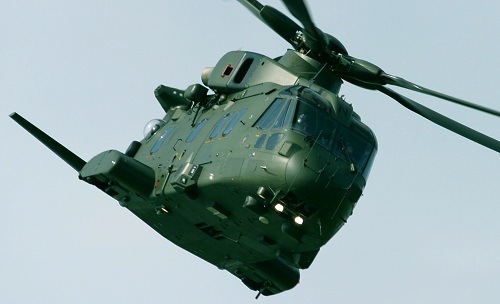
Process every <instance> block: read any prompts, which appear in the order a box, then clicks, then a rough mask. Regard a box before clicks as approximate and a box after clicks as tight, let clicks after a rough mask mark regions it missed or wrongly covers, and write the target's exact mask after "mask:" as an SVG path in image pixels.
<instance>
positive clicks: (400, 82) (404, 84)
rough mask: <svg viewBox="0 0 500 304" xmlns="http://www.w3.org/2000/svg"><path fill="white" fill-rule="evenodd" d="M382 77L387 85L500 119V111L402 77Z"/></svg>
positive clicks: (385, 75)
mask: <svg viewBox="0 0 500 304" xmlns="http://www.w3.org/2000/svg"><path fill="white" fill-rule="evenodd" d="M381 77H382V79H383V80H384V82H385V83H387V84H391V85H395V86H398V87H401V88H405V89H408V90H412V91H415V92H419V93H422V94H426V95H431V96H434V97H437V98H441V99H444V100H448V101H451V102H453V103H456V104H459V105H462V106H465V107H469V108H472V109H475V110H478V111H481V112H485V113H488V114H492V115H495V116H499V117H500V111H497V110H494V109H490V108H487V107H484V106H481V105H477V104H474V103H472V102H469V101H466V100H463V99H460V98H456V97H453V96H450V95H446V94H443V93H440V92H437V91H434V90H431V89H427V88H424V87H422V86H419V85H418V84H415V83H413V82H410V81H408V80H406V79H403V78H401V77H397V76H394V75H390V74H386V73H382V74H381Z"/></svg>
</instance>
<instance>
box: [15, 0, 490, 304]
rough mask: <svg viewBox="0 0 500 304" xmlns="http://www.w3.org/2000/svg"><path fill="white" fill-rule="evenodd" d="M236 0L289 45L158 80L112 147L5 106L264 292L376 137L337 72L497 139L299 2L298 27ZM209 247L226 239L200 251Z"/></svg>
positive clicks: (324, 230) (350, 194) (286, 276)
mask: <svg viewBox="0 0 500 304" xmlns="http://www.w3.org/2000/svg"><path fill="white" fill-rule="evenodd" d="M244 4H245V5H247V6H248V7H249V8H250V9H251V11H252V12H254V14H256V15H258V16H259V17H260V18H261V19H262V20H263V21H264V22H265V23H266V24H270V26H271V27H272V28H273V29H274V30H275V31H276V32H278V34H280V36H285V37H287V38H286V39H287V40H288V41H289V42H290V41H291V43H292V46H294V50H293V51H289V52H287V53H286V54H285V55H284V56H283V57H281V58H280V59H277V60H274V59H270V58H267V57H265V56H263V55H259V54H255V53H251V52H242V51H238V52H231V53H228V54H227V55H226V56H224V57H223V58H222V59H221V61H219V63H218V64H217V65H216V66H215V68H213V69H211V70H207V71H206V73H205V76H204V79H205V81H204V85H205V86H203V85H193V86H191V87H190V88H188V89H187V90H185V91H181V90H178V89H174V88H168V87H165V86H162V87H159V88H158V89H157V91H156V96H157V98H158V101H159V102H160V104H161V105H162V107H163V108H164V109H165V112H166V116H165V118H164V119H162V120H156V121H152V122H151V123H150V124H148V127H147V128H146V132H145V133H146V135H145V138H144V139H143V140H142V141H140V142H134V143H133V144H132V145H131V146H130V148H129V149H128V150H127V151H126V152H125V153H120V152H118V151H107V152H105V153H103V154H101V155H99V156H98V157H95V158H93V159H92V160H90V161H89V162H84V161H82V160H81V159H80V158H78V157H76V155H74V154H73V153H72V152H70V151H69V150H66V149H65V148H64V147H62V146H59V145H57V143H55V142H53V141H52V140H50V139H49V138H47V137H46V136H44V135H43V134H42V133H40V132H38V131H37V129H35V128H34V127H33V126H31V125H30V124H29V123H27V122H26V121H24V120H23V119H22V118H21V117H20V116H19V115H17V114H14V115H12V118H14V119H15V120H16V121H18V122H19V123H21V124H22V125H23V126H25V127H27V128H28V129H29V130H31V131H32V132H33V133H35V136H36V137H38V138H39V139H41V140H42V141H43V142H44V143H46V144H48V145H49V146H50V147H51V148H52V149H54V150H56V153H58V154H59V155H60V156H61V157H62V158H63V159H64V160H65V161H66V162H68V163H69V164H70V165H71V166H72V167H73V168H74V169H76V171H78V172H79V173H80V176H81V178H82V180H84V181H86V182H89V183H90V184H93V185H95V186H97V187H98V188H100V189H102V190H103V191H105V192H106V193H107V194H108V195H110V196H112V197H113V198H115V199H116V200H118V201H120V203H121V204H122V205H123V206H124V207H126V208H128V209H130V210H131V211H132V212H133V213H135V214H136V215H138V216H139V217H140V218H141V219H143V220H144V221H145V222H146V223H148V224H149V225H151V226H152V227H153V228H154V229H155V230H157V231H159V232H160V233H161V234H162V235H164V236H165V237H166V238H167V239H171V240H172V239H173V242H174V243H176V244H178V245H179V246H180V247H182V248H185V249H187V250H188V251H190V252H192V253H194V254H196V255H198V256H200V257H201V258H203V259H205V260H207V261H209V262H210V263H212V264H214V265H216V266H217V267H219V268H221V269H225V270H227V271H229V272H231V273H233V274H234V275H235V276H237V277H238V278H240V279H242V280H243V281H244V283H246V284H247V285H248V286H249V287H250V288H251V289H253V290H256V291H258V292H259V293H262V294H264V295H270V294H274V293H277V292H280V291H284V290H286V289H289V288H291V287H293V286H295V285H296V283H297V281H298V272H297V269H299V268H300V269H304V268H307V267H308V266H309V265H310V263H311V262H312V260H313V259H314V257H315V254H317V250H318V249H319V247H321V246H322V245H324V243H326V242H327V241H328V240H329V239H330V238H331V237H332V236H333V235H334V234H335V233H336V231H338V229H340V227H341V226H342V225H343V224H344V223H345V221H346V220H347V217H348V216H349V215H350V213H351V212H352V208H353V207H354V205H355V203H356V202H357V200H358V199H359V197H360V195H361V193H362V190H363V188H364V185H365V183H366V180H367V177H368V174H369V171H370V166H371V163H372V161H373V159H374V156H375V153H376V150H377V144H376V140H375V137H374V135H373V132H371V130H370V129H369V128H368V127H367V126H365V125H363V124H362V123H361V122H360V119H359V117H358V116H357V114H355V112H353V110H352V108H351V107H350V106H349V105H348V104H347V103H346V102H344V101H343V100H342V99H341V98H340V97H339V96H338V90H339V88H340V85H341V83H342V79H343V80H345V81H350V82H352V83H356V84H359V85H360V86H362V87H365V88H369V89H376V90H379V91H382V93H385V94H386V95H390V96H391V97H393V98H394V99H397V100H398V101H400V102H402V103H404V105H405V106H407V107H409V108H411V109H412V110H413V111H418V112H419V114H422V115H423V114H425V115H428V116H431V118H432V119H434V120H436V121H438V122H440V123H442V124H445V127H448V128H452V129H454V128H457V129H458V131H456V130H455V132H457V133H466V135H467V136H469V137H472V138H471V139H472V140H476V141H480V143H481V144H483V145H485V146H487V147H490V148H492V149H494V150H495V149H497V147H498V144H497V142H496V141H494V140H490V139H488V138H487V137H484V136H480V135H478V134H477V133H475V132H473V131H470V130H469V129H464V128H463V127H457V125H456V124H454V123H450V122H449V121H448V120H446V119H443V118H442V117H441V116H437V117H438V118H435V117H434V116H433V115H436V114H434V112H431V111H428V110H426V109H425V108H422V107H420V106H418V105H416V104H415V103H413V102H411V101H410V100H408V99H406V98H403V97H400V96H399V95H396V93H393V92H391V91H388V89H386V87H385V86H383V84H385V83H384V82H388V83H389V84H400V85H401V84H403V85H406V86H408V87H411V88H413V89H417V90H420V91H422V92H425V93H430V91H429V90H426V89H422V88H420V87H418V86H416V85H413V84H409V83H407V82H405V81H404V80H402V79H399V78H394V77H391V76H388V75H387V74H385V73H383V72H381V70H379V69H378V68H376V67H374V66H373V65H371V64H369V63H367V62H364V61H361V60H359V59H355V58H354V57H350V56H349V55H348V54H347V51H346V50H345V48H344V47H343V46H342V45H341V44H340V43H339V42H338V41H337V40H335V38H333V37H330V36H326V35H325V36H326V37H327V38H322V37H323V34H322V33H321V32H319V30H314V28H315V27H311V24H310V23H311V22H310V20H308V15H300V14H299V13H297V12H296V11H297V10H298V11H302V12H304V11H305V10H304V9H303V8H295V7H294V6H292V4H291V3H290V2H289V3H287V5H288V7H289V8H290V9H291V10H292V12H295V13H293V14H294V15H296V17H297V18H298V19H299V20H300V21H301V23H302V24H303V26H304V29H302V28H301V27H299V26H297V25H296V24H294V23H292V22H291V20H290V19H288V18H287V17H284V16H283V15H281V13H279V12H277V11H275V10H273V9H272V8H270V7H265V6H260V5H259V4H258V3H257V2H255V1H248V2H245V3H244ZM304 16H305V17H304ZM309 19H310V18H309ZM276 20H277V21H278V22H275V23H273V22H274V21H276ZM284 25H286V26H284ZM291 29H293V37H292V35H291V32H292V30H291ZM297 32H300V33H301V34H297ZM206 87H208V88H210V89H211V90H213V91H214V92H215V94H214V95H207V90H206ZM430 113H432V115H431V114H430ZM311 117H313V119H311ZM432 119H431V120H432ZM443 121H444V122H443ZM464 130H467V131H464ZM462 135H463V134H462ZM496 151H498V150H496ZM301 187H303V188H302V189H301ZM326 192H327V193H326ZM322 195H327V197H326V198H325V197H323V196H322ZM323 203H327V204H328V205H327V206H324V205H323ZM212 247H218V248H219V249H220V250H221V251H225V252H224V253H221V252H210V253H209V252H207V249H206V248H212Z"/></svg>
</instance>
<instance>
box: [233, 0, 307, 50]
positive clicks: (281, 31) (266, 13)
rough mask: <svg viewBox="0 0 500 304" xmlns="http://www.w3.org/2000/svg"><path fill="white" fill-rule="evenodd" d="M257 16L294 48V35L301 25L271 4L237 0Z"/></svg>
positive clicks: (252, 0) (251, 0)
mask: <svg viewBox="0 0 500 304" xmlns="http://www.w3.org/2000/svg"><path fill="white" fill-rule="evenodd" d="M238 2H239V3H241V4H242V5H243V6H245V7H246V8H247V9H249V10H250V12H252V13H253V14H254V15H255V16H256V17H257V18H259V19H260V20H261V21H262V22H264V23H265V24H266V25H267V26H269V27H270V28H271V29H272V30H273V31H274V32H275V33H277V34H278V35H280V36H281V37H282V38H283V39H285V40H286V41H288V42H289V43H290V44H291V45H292V46H293V47H294V48H296V47H297V42H296V41H295V37H296V35H297V32H299V31H300V32H301V31H302V27H300V25H298V24H297V23H295V22H294V21H293V20H292V19H290V18H288V17H287V16H286V15H284V14H283V13H282V12H280V11H278V10H277V9H275V8H274V7H272V6H269V5H262V4H261V3H260V2H259V1H257V0H238Z"/></svg>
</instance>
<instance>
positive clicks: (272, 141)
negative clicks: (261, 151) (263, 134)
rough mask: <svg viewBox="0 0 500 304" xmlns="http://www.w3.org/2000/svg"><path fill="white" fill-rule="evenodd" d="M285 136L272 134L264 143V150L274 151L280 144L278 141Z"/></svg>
mask: <svg viewBox="0 0 500 304" xmlns="http://www.w3.org/2000/svg"><path fill="white" fill-rule="evenodd" d="M284 136H285V135H284V134H283V133H274V134H272V135H271V136H269V139H268V140H267V143H266V149H267V150H274V149H276V147H277V146H278V144H279V143H280V141H281V140H282V139H283V137H284Z"/></svg>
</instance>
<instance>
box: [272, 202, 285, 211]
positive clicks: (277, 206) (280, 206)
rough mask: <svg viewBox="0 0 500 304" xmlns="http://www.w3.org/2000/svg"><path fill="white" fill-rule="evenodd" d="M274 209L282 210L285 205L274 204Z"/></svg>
mask: <svg viewBox="0 0 500 304" xmlns="http://www.w3.org/2000/svg"><path fill="white" fill-rule="evenodd" d="M274 209H275V210H276V211H278V212H283V211H284V210H285V206H283V205H282V204H280V203H278V204H276V205H274Z"/></svg>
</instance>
